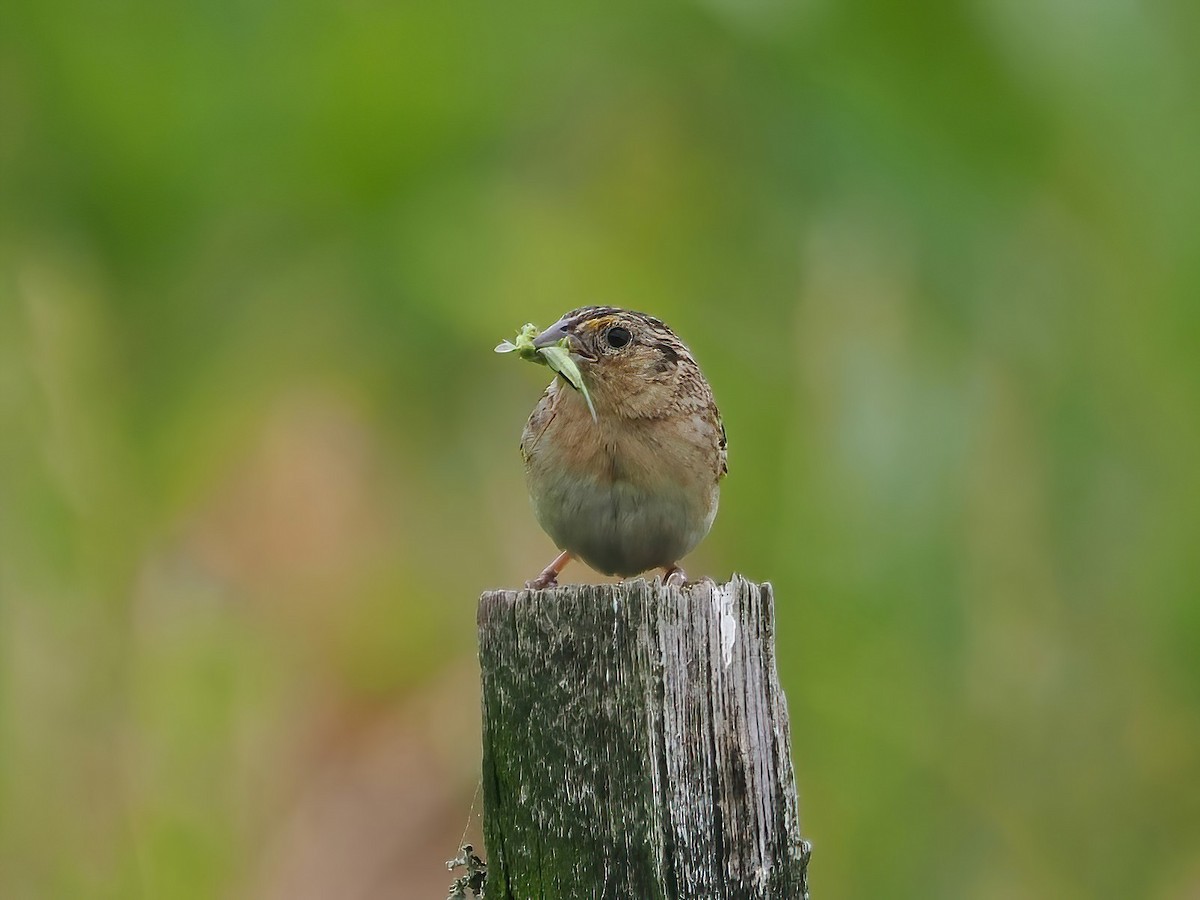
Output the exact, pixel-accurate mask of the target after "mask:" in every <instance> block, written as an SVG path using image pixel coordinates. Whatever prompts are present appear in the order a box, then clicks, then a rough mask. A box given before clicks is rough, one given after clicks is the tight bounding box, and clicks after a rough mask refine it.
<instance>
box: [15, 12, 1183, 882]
mask: <svg viewBox="0 0 1200 900" xmlns="http://www.w3.org/2000/svg"><path fill="white" fill-rule="evenodd" d="M1198 39H1200V35H1198V34H1197V19H1196V13H1195V11H1194V6H1193V5H1190V4H1186V3H1181V2H1173V0H1168V2H1165V3H1161V4H1156V5H1146V4H1104V3H1098V4H1055V3H1048V4H1047V3H1029V2H1026V3H1007V4H1006V3H998V2H984V3H982V4H974V5H971V6H962V7H958V6H954V5H950V4H917V5H912V4H909V5H896V4H888V3H883V2H880V0H855V2H846V3H800V4H783V3H777V2H772V0H722V2H716V0H708V2H703V3H694V4H674V5H661V6H660V5H654V4H632V3H619V4H616V5H613V4H603V5H601V4H599V3H588V2H584V3H571V4H562V3H559V4H549V3H542V4H532V5H527V6H521V7H513V6H511V5H498V4H492V5H486V4H476V5H463V4H447V3H445V2H437V3H434V2H428V0H417V2H410V3H393V4H384V3H377V2H365V3H351V4H329V3H316V2H313V0H297V2H293V3H284V4H263V3H243V4H229V3H198V2H186V0H185V2H180V3H168V4H165V5H164V4H162V3H152V2H150V0H128V2H123V3H117V4H80V3H65V2H61V0H38V2H34V0H13V2H10V3H8V4H6V6H5V11H4V27H3V28H2V29H0V123H2V125H0V896H3V897H30V896H56V897H58V896H62V897H68V896H77V897H89V898H90V897H101V898H105V897H133V896H153V897H172V898H174V897H193V896H195V897H199V896H224V895H240V894H242V893H247V892H252V890H253V886H257V885H261V884H263V880H264V879H266V878H267V877H268V875H267V874H264V872H268V870H269V868H270V865H269V863H268V862H265V861H264V860H276V861H277V860H278V859H279V857H278V856H273V855H271V853H269V852H268V851H269V850H271V849H272V848H278V847H279V846H281V844H280V843H279V840H280V838H279V836H280V834H281V833H282V832H285V831H287V829H286V828H285V825H284V823H285V822H286V821H288V819H287V816H288V815H289V813H290V811H291V810H292V809H293V806H292V804H293V801H295V802H296V803H299V801H296V800H295V798H297V797H298V796H308V795H307V794H306V793H305V791H306V790H312V789H314V788H313V786H314V785H318V784H319V785H325V784H326V783H327V781H325V780H322V779H321V778H318V777H317V772H318V767H319V766H320V765H323V764H326V762H327V760H328V759H329V758H330V756H331V755H332V756H335V757H336V754H337V753H341V752H349V751H347V750H346V749H345V748H346V747H349V746H357V745H356V744H355V739H362V740H365V738H361V735H363V734H364V733H366V734H374V733H375V732H373V731H371V730H370V729H369V728H367V726H366V725H365V724H364V723H378V722H382V721H390V719H388V715H389V714H390V713H392V712H395V711H399V712H398V713H397V715H400V714H403V716H404V717H405V718H404V721H405V722H406V723H407V728H408V731H405V734H409V733H411V734H415V735H420V736H422V738H423V739H424V737H425V736H427V735H428V734H430V733H431V732H434V731H439V730H451V731H452V730H453V728H454V727H455V726H454V723H455V722H460V721H462V722H467V723H469V722H470V717H471V716H472V715H475V714H476V713H475V712H474V710H473V709H472V705H471V704H470V703H462V704H460V705H461V706H462V707H463V710H464V711H458V712H452V711H446V712H443V713H442V718H441V719H439V720H438V721H437V722H436V727H435V723H433V722H432V721H431V720H428V719H426V718H422V714H420V713H418V712H412V710H414V709H417V710H419V709H423V708H424V707H422V706H421V705H420V704H421V703H422V702H423V701H426V700H427V698H429V697H434V696H438V695H437V691H438V690H440V689H441V686H442V685H443V683H444V680H445V679H448V678H450V677H451V673H453V672H454V671H456V670H457V669H459V668H462V669H468V670H469V668H470V666H471V665H472V662H471V660H472V659H473V654H474V618H473V616H474V603H475V598H476V597H477V596H478V594H479V592H480V590H482V589H483V588H485V587H494V586H499V585H512V584H517V583H520V582H521V581H523V580H524V579H526V578H528V577H530V576H531V575H533V574H535V573H536V572H537V571H538V570H539V569H540V567H541V566H542V565H544V564H545V562H547V561H548V560H549V559H550V557H551V556H552V554H553V548H552V547H551V546H550V544H549V542H548V540H547V539H545V538H544V536H543V535H541V533H540V532H539V531H538V529H537V526H536V524H535V523H534V521H533V518H532V515H526V514H524V513H523V512H522V510H523V508H524V507H523V500H522V497H523V485H522V476H521V464H520V459H519V457H518V454H517V452H516V445H517V441H518V438H519V435H520V431H521V426H522V425H523V423H524V419H525V417H526V415H527V414H528V412H529V410H530V409H531V408H532V406H533V404H534V402H535V401H536V399H537V396H538V393H539V391H540V389H541V387H542V384H541V383H540V382H539V378H536V377H532V376H533V373H532V372H531V371H521V370H522V369H523V367H517V366H504V365H498V364H497V361H496V359H495V357H494V356H493V355H492V354H491V353H489V352H488V348H489V347H491V346H492V345H493V343H494V340H495V335H497V334H501V333H504V332H505V331H507V329H508V328H509V327H511V324H512V323H513V322H520V321H525V320H527V319H534V320H537V321H553V319H554V318H555V317H557V316H558V315H560V314H561V313H562V312H564V311H566V310H568V309H570V308H572V307H576V306H580V305H584V304H587V303H616V304H621V305H626V306H629V307H633V308H637V309H642V310H646V311H649V312H652V313H653V314H655V315H657V316H660V317H662V318H663V319H665V320H666V321H667V322H668V323H669V324H670V325H671V326H672V327H673V328H674V329H675V330H676V331H677V332H678V333H679V334H680V335H681V336H682V337H683V338H684V340H686V341H687V342H688V343H689V345H690V346H691V347H692V349H693V350H694V351H695V353H696V355H697V357H698V359H699V360H700V362H701V364H702V365H703V366H704V369H705V372H706V374H707V375H708V377H709V380H710V381H711V383H712V385H713V387H714V390H715V392H716V396H717V400H718V402H719V403H720V405H721V410H722V413H723V416H724V421H725V425H726V427H727V430H728V434H729V443H730V453H731V456H732V459H731V463H732V472H733V474H732V475H731V476H730V478H728V479H726V481H725V482H724V484H723V496H722V509H721V512H720V514H719V516H718V518H717V523H716V526H715V528H714V531H713V534H712V535H711V537H710V538H709V540H708V541H707V542H706V543H705V544H704V545H702V547H701V548H700V550H699V551H697V553H696V554H694V556H693V558H692V559H691V560H689V562H688V565H687V568H688V571H689V572H690V573H692V574H693V575H697V576H698V575H701V574H704V573H710V574H712V575H714V576H717V577H724V576H725V575H727V574H728V573H729V572H730V571H732V570H734V569H737V570H739V571H742V572H745V573H747V575H749V576H750V577H752V578H761V579H770V580H772V581H773V582H774V583H775V586H776V590H777V595H778V604H779V607H778V614H779V629H780V631H779V652H780V658H781V664H782V666H783V676H784V681H785V687H786V688H787V690H788V697H789V702H790V706H791V714H792V721H793V725H794V732H795V734H794V745H795V753H796V764H797V774H798V779H799V784H800V790H801V810H802V815H803V819H804V821H803V825H804V831H805V833H806V835H808V836H810V837H811V838H812V839H813V842H814V844H815V847H816V859H817V863H816V865H815V866H814V868H813V871H812V877H813V882H814V884H813V887H814V890H815V893H816V895H817V896H818V897H846V898H849V897H868V898H876V897H922V898H929V897H945V898H961V897H985V898H986V897H1008V896H1020V897H1028V898H1055V900H1062V898H1066V900H1070V898H1090V897H1096V896H1101V895H1104V896H1107V895H1114V896H1129V897H1140V896H1146V897H1164V898H1168V897H1185V896H1192V895H1194V894H1195V893H1196V892H1197V890H1200V888H1198V885H1200V849H1198V848H1200V800H1198V799H1197V792H1196V791H1195V790H1194V789H1192V785H1194V784H1196V783H1197V781H1198V780H1200V753H1198V752H1197V749H1196V748H1197V747H1200V654H1197V652H1196V638H1195V636H1196V634H1197V631H1198V629H1200V603H1198V602H1197V600H1198V598H1200V564H1198V563H1197V558H1198V555H1197V552H1196V538H1195V522H1196V510H1197V509H1200V466H1197V464H1196V461H1197V459H1198V458H1200V415H1197V410H1198V409H1200V356H1198V355H1197V352H1196V347H1197V345H1198V344H1200V304H1197V302H1196V299H1197V297H1198V296H1200V263H1198V262H1197V260H1198V259H1200V256H1198V254H1197V252H1196V248H1197V246H1198V245H1200V227H1198V225H1197V223H1200V167H1198V166H1197V165H1196V160H1197V159H1200V116H1198V114H1197V111H1196V96H1195V94H1196V91H1195V85H1196V84H1197V83H1200V72H1198V71H1197V61H1196V60H1197V55H1196V53H1195V52H1194V48H1195V46H1196V44H1197V40H1198ZM430 348H436V353H434V352H431V349H430ZM443 360H453V364H452V365H450V364H444V363H442V361H443ZM568 576H573V577H584V576H585V573H583V572H581V571H579V570H576V569H569V570H568ZM456 717H457V718H456ZM314 723H320V724H319V725H318V724H314ZM462 727H468V726H462ZM467 733H468V737H467V738H466V739H464V740H463V741H461V743H463V744H464V745H467V746H468V747H469V745H470V742H471V739H470V737H469V734H470V732H469V731H468V732H467ZM405 746H407V745H405ZM469 756H470V754H469V753H467V754H465V757H464V758H467V762H466V763H464V768H463V769H462V770H455V771H457V775H456V776H455V777H458V778H459V779H460V780H461V781H462V782H463V784H464V785H465V787H464V788H463V792H464V793H465V794H467V795H469V793H470V790H471V786H472V785H473V784H474V781H475V773H474V772H472V771H471V770H470V760H469ZM395 758H405V759H408V758H409V757H402V756H401V755H400V754H396V755H395ZM438 758H439V759H440V757H438ZM320 771H321V772H325V771H327V770H326V769H320ZM449 771H450V770H447V771H446V772H440V773H433V774H430V773H428V772H424V773H422V775H421V778H423V780H425V781H428V782H434V781H438V780H439V779H441V780H445V779H447V778H450V777H451V776H450V775H449V774H447V772H449ZM395 777H396V778H400V777H401V775H400V774H397V775H396V776H395ZM337 783H342V782H337ZM455 802H462V803H463V804H464V805H465V800H463V799H461V798H456V801H455ZM362 806H363V804H361V803H347V805H346V807H345V808H348V809H355V810H357V809H359V808H361V807H362ZM412 808H413V809H417V807H416V806H415V805H414V806H413V807H412ZM460 812H461V811H460V810H458V809H457V808H455V809H454V811H453V813H451V812H449V811H448V812H446V814H445V818H447V820H448V819H455V818H460V816H459V813H460ZM415 814H416V813H414V815H415ZM320 821H322V822H324V823H325V827H330V828H332V827H335V826H336V823H337V822H338V821H339V819H338V818H337V817H336V816H330V817H328V818H322V819H320ZM429 827H430V828H432V827H433V826H429ZM447 827H448V828H449V831H450V832H453V833H448V834H447V839H446V844H445V847H446V849H445V850H444V851H440V852H439V853H438V854H436V855H434V856H433V857H432V862H431V865H430V882H429V883H430V885H431V891H432V890H437V889H441V888H444V883H445V872H444V870H441V871H439V869H440V860H441V859H444V858H445V855H446V853H448V852H451V851H452V849H453V847H455V846H457V844H455V840H456V839H457V838H458V833H457V830H458V829H457V826H447ZM348 845H352V842H349V843H348V842H342V843H339V842H338V841H336V840H328V841H325V842H323V843H321V844H320V846H323V847H327V848H330V852H335V851H334V850H333V848H337V847H345V846H348ZM280 853H283V851H280ZM483 855H485V856H486V855H487V854H486V853H484V854H483ZM313 859H314V860H315V859H316V858H315V857H313ZM313 864H314V865H316V864H317V863H316V862H315V861H314V863H313ZM306 871H307V870H306ZM402 890H403V889H402ZM264 892H265V889H264ZM431 895H432V894H431Z"/></svg>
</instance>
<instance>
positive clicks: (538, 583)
mask: <svg viewBox="0 0 1200 900" xmlns="http://www.w3.org/2000/svg"><path fill="white" fill-rule="evenodd" d="M525 587H526V588H527V589H528V590H531V591H545V590H549V589H550V588H553V587H558V573H557V572H543V573H542V574H541V575H539V576H538V577H537V578H531V579H529V580H528V581H527V582H525Z"/></svg>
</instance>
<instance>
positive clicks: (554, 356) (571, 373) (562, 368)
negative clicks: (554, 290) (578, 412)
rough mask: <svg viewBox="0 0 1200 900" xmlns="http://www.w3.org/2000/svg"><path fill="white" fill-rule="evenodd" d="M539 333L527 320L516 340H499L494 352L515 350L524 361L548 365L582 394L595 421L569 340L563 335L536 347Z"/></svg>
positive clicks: (590, 400) (594, 408)
mask: <svg viewBox="0 0 1200 900" xmlns="http://www.w3.org/2000/svg"><path fill="white" fill-rule="evenodd" d="M540 333H541V330H540V329H539V328H538V327H537V326H536V325H534V324H533V323H531V322H527V323H525V326H524V327H523V328H522V329H521V330H520V331H518V332H517V339H516V341H501V342H500V343H499V344H497V345H496V352H497V353H512V352H513V351H514V350H515V351H516V353H517V356H519V357H520V358H521V359H523V360H525V361H526V362H534V363H540V364H541V365H543V366H549V367H550V368H551V369H553V370H554V371H555V372H557V373H558V374H559V375H561V376H562V377H563V378H564V379H566V381H567V383H568V384H570V385H571V387H573V388H575V390H577V391H579V393H581V394H583V399H584V400H586V401H587V406H588V410H589V411H590V412H591V414H592V421H596V407H595V406H593V405H592V395H591V394H590V393H588V389H587V385H586V384H584V382H583V373H582V372H580V371H579V366H578V365H577V364H576V363H575V360H573V359H571V351H570V349H569V348H570V341H569V340H568V339H567V338H566V337H564V338H563V339H562V340H560V341H558V342H557V343H554V344H547V345H546V346H544V347H538V346H535V345H534V339H535V338H537V336H538V335H539V334H540Z"/></svg>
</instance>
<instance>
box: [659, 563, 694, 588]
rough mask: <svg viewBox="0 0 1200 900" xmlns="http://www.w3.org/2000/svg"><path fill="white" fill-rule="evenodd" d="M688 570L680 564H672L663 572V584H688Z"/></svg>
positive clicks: (676, 585) (677, 585) (675, 585)
mask: <svg viewBox="0 0 1200 900" xmlns="http://www.w3.org/2000/svg"><path fill="white" fill-rule="evenodd" d="M687 580H688V578H687V572H685V571H683V569H681V568H680V567H679V566H671V567H670V568H669V569H667V570H666V572H664V573H663V584H665V585H667V586H668V587H678V588H681V587H683V586H684V585H685V584H687Z"/></svg>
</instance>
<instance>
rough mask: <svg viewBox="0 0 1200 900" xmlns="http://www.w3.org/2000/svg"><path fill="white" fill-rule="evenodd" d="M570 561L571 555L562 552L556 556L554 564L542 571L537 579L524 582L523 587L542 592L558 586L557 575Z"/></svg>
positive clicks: (565, 551) (566, 551) (567, 551)
mask: <svg viewBox="0 0 1200 900" xmlns="http://www.w3.org/2000/svg"><path fill="white" fill-rule="evenodd" d="M570 561H571V553H570V551H569V550H564V551H563V552H562V553H560V554H558V556H556V557H554V562H552V563H550V565H548V566H546V568H544V569H542V574H541V575H539V576H538V577H537V578H533V579H531V580H529V581H527V582H525V587H527V588H528V589H529V590H531V591H544V590H546V589H547V588H552V587H557V586H558V573H559V572H561V571H562V570H563V568H564V567H565V566H566V565H567V563H569V562H570Z"/></svg>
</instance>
